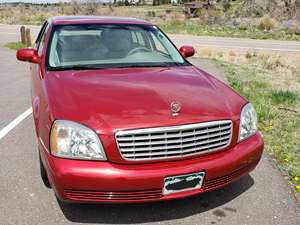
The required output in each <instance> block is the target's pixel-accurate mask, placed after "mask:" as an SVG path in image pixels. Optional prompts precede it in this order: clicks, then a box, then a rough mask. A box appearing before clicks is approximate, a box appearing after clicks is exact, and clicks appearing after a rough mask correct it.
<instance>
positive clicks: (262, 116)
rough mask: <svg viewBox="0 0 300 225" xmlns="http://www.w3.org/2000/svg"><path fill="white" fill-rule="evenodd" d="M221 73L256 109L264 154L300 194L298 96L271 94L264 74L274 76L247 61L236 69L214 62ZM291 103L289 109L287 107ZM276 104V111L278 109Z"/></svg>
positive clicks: (226, 63) (299, 119)
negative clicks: (223, 72) (270, 157)
mask: <svg viewBox="0 0 300 225" xmlns="http://www.w3.org/2000/svg"><path fill="white" fill-rule="evenodd" d="M216 62H217V63H218V64H219V65H220V66H221V68H223V69H224V71H225V74H226V76H227V79H228V81H229V85H230V86H231V87H232V88H233V89H235V90H236V91H237V92H239V93H240V94H241V95H242V96H244V97H246V98H247V99H248V100H249V101H250V102H252V104H253V105H254V107H255V108H256V111H257V114H258V120H259V129H260V131H261V132H262V133H263V137H264V141H265V150H266V151H267V152H269V153H270V154H271V155H272V156H273V157H274V158H275V159H276V161H277V163H278V165H279V167H280V169H281V170H282V171H283V172H284V173H285V174H286V175H288V177H289V182H290V183H291V184H292V186H294V188H295V190H296V192H298V193H299V194H300V149H299V146H300V138H299V137H300V115H299V111H297V110H292V111H285V110H281V109H280V108H282V107H283V108H292V107H294V109H299V108H300V107H299V106H300V101H299V98H298V97H297V96H298V93H294V92H291V91H282V90H279V91H275V90H273V89H272V87H271V85H268V83H265V82H264V77H265V74H266V73H269V74H274V77H276V76H278V74H276V72H274V71H272V70H260V69H259V68H257V67H256V66H255V64H252V65H251V61H249V62H247V63H245V64H243V65H236V64H232V63H228V62H223V61H216ZM291 103H293V105H291ZM278 104H280V107H279V106H278Z"/></svg>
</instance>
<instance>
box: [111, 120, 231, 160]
mask: <svg viewBox="0 0 300 225" xmlns="http://www.w3.org/2000/svg"><path fill="white" fill-rule="evenodd" d="M231 136H232V122H231V120H221V121H213V122H205V123H197V124H189V125H181V126H171V127H157V128H146V129H137V130H129V131H119V132H117V133H116V140H117V144H118V148H119V151H120V153H121V155H122V157H123V158H124V159H126V160H130V161H137V160H156V159H168V158H180V157H185V156H190V155H195V154H202V153H206V152H212V151H216V150H220V149H223V148H225V147H227V146H228V145H229V144H230V141H231Z"/></svg>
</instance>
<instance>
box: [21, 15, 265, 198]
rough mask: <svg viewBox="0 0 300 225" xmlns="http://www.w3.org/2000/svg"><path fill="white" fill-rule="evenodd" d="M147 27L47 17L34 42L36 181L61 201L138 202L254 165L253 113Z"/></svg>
mask: <svg viewBox="0 0 300 225" xmlns="http://www.w3.org/2000/svg"><path fill="white" fill-rule="evenodd" d="M193 54H194V49H193V47H190V46H183V47H181V48H180V49H179V51H178V50H177V49H176V47H175V46H174V44H173V43H172V42H171V41H170V40H169V39H168V37H167V36H166V35H165V34H164V33H163V32H162V31H161V30H160V29H159V28H158V27H157V26H155V25H153V24H151V23H149V22H146V21H143V20H137V19H132V18H116V17H54V18H51V19H49V20H48V21H46V22H45V23H44V25H43V27H42V29H41V31H40V33H39V35H38V38H37V40H36V42H35V45H34V47H33V48H27V49H20V50H19V51H18V52H17V58H18V59H19V60H21V61H28V62H30V71H31V80H32V108H33V117H34V122H35V128H36V135H37V140H38V147H39V155H40V165H41V176H42V179H43V181H44V183H45V184H47V185H49V186H51V187H52V188H53V190H54V192H55V194H56V195H57V197H58V198H59V199H60V200H63V201H70V202H146V201H158V200H167V199H175V198H182V197H187V196H191V195H195V194H199V193H202V192H206V191H210V190H213V189H217V188H220V187H222V186H224V185H227V184H229V183H231V182H233V181H235V180H237V179H239V178H240V177H241V176H244V175H246V174H248V173H249V172H250V171H251V170H253V169H254V168H255V166H256V165H257V164H258V162H259V160H260V158H261V155H262V151H263V140H262V137H261V135H260V133H259V132H258V130H257V116H256V112H255V109H254V108H253V106H252V105H251V103H249V102H248V101H247V100H246V99H245V98H243V97H241V96H240V95H239V94H238V93H236V92H235V91H233V90H232V89H231V88H230V87H228V86H227V85H226V84H224V83H222V82H221V81H219V80H218V79H216V78H215V77H213V76H211V75H209V74H207V73H206V72H204V71H203V70H201V69H199V68H197V67H195V66H193V65H192V64H191V63H189V62H188V61H187V59H186V58H187V57H189V56H192V55H193Z"/></svg>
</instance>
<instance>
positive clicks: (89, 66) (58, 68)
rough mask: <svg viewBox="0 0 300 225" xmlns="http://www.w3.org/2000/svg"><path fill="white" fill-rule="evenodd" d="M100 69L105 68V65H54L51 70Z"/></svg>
mask: <svg viewBox="0 0 300 225" xmlns="http://www.w3.org/2000/svg"><path fill="white" fill-rule="evenodd" d="M98 69H105V68H104V67H100V66H92V65H72V66H59V67H53V68H51V69H50V70H55V71H56V70H57V71H60V70H98Z"/></svg>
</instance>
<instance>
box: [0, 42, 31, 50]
mask: <svg viewBox="0 0 300 225" xmlns="http://www.w3.org/2000/svg"><path fill="white" fill-rule="evenodd" d="M4 46H5V47H7V48H9V49H13V50H18V49H20V48H26V45H25V44H23V43H21V42H9V43H7V44H5V45H4Z"/></svg>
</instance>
